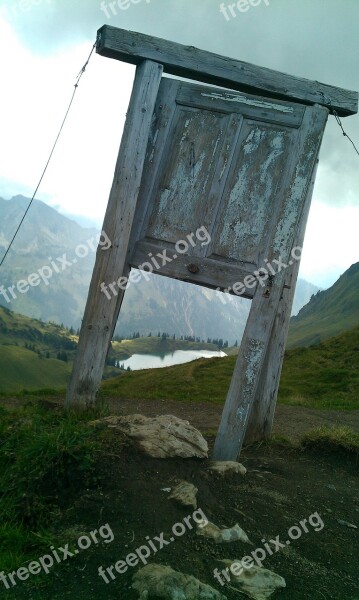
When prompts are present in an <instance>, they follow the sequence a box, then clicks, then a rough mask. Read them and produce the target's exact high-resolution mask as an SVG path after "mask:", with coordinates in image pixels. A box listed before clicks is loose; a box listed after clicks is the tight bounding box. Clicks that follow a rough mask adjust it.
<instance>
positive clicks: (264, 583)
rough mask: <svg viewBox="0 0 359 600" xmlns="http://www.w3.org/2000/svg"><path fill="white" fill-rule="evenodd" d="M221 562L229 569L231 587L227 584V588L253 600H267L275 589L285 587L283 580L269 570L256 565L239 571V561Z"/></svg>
mask: <svg viewBox="0 0 359 600" xmlns="http://www.w3.org/2000/svg"><path fill="white" fill-rule="evenodd" d="M221 562H222V563H224V564H225V565H226V567H228V568H229V574H230V577H231V583H233V587H232V585H231V586H230V585H229V584H227V585H228V587H230V588H231V589H234V590H236V591H238V592H241V593H242V594H245V595H246V596H248V597H249V598H253V600H267V598H269V597H270V596H271V595H272V594H274V592H275V591H276V590H277V589H279V588H284V587H286V583H285V579H283V577H281V576H280V575H277V573H273V571H269V569H264V568H263V567H257V566H256V565H253V566H252V567H250V568H242V569H241V567H240V562H241V561H239V560H238V561H231V560H228V559H225V560H221ZM231 565H232V568H231ZM235 567H236V568H235ZM232 569H233V570H232Z"/></svg>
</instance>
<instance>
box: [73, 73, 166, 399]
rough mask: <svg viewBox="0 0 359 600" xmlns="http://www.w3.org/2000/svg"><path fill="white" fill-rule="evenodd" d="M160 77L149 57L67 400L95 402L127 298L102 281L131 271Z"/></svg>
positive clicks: (135, 93)
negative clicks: (132, 244) (105, 288)
mask: <svg viewBox="0 0 359 600" xmlns="http://www.w3.org/2000/svg"><path fill="white" fill-rule="evenodd" d="M161 76H162V66H161V65H159V64H157V63H154V62H151V61H144V62H143V63H141V64H140V65H139V66H138V67H137V69H136V77H135V81H134V84H133V90H132V95H131V100H130V105H129V110H128V113H127V118H126V123H125V127H124V132H123V136H122V141H121V146H120V151H119V155H118V159H117V164H116V169H115V175H114V180H113V184H112V188H111V192H110V198H109V202H108V206H107V211H106V215H105V220H104V224H103V230H104V231H105V232H106V234H107V236H108V238H109V239H110V240H111V247H110V248H108V249H107V250H103V249H101V248H100V247H99V248H98V250H97V255H96V263H95V267H94V271H93V275H92V280H91V284H90V290H89V295H88V299H87V304H86V309H85V314H84V318H83V321H82V327H81V332H80V339H79V344H78V348H77V353H76V358H75V362H74V367H73V370H72V375H71V380H70V383H69V387H68V392H67V398H66V404H67V405H73V404H78V405H86V406H90V405H93V404H94V402H95V398H96V393H97V390H98V388H99V385H100V383H101V378H102V373H103V369H104V365H105V360H106V355H107V352H108V348H109V344H110V341H111V337H112V333H113V327H114V322H115V320H116V313H117V311H118V310H119V306H120V304H121V301H122V297H123V291H121V292H120V293H119V294H118V295H117V296H116V295H113V294H110V293H109V295H110V298H108V297H107V296H106V294H105V293H104V292H102V291H101V284H102V283H104V284H106V285H108V284H109V283H112V282H114V281H115V282H116V281H117V280H118V278H119V277H121V276H124V277H127V275H128V273H129V268H130V267H129V264H128V258H129V257H128V255H127V251H128V244H129V238H130V232H131V228H132V224H133V219H134V214H135V209H136V203H137V197H138V192H139V188H140V183H141V177H142V170H143V164H144V159H145V154H146V148H147V142H148V137H149V132H150V128H151V123H152V118H153V111H154V107H155V103H156V98H157V93H158V89H159V85H160V81H161Z"/></svg>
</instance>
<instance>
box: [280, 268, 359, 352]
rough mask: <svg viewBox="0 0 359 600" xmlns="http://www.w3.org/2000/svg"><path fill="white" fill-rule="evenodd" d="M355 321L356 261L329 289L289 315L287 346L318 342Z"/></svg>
mask: <svg viewBox="0 0 359 600" xmlns="http://www.w3.org/2000/svg"><path fill="white" fill-rule="evenodd" d="M358 323H359V263H356V264H354V265H352V266H351V267H350V269H348V270H347V271H346V272H345V273H344V274H343V275H342V276H341V277H340V278H339V279H338V281H336V283H335V284H334V285H333V286H332V287H331V288H329V289H328V290H325V291H323V292H318V293H317V294H316V295H315V296H314V297H312V299H311V300H310V302H309V303H308V304H307V305H306V306H304V307H303V308H302V310H300V311H299V314H298V315H297V316H296V317H292V319H291V324H290V329H289V338H288V346H287V347H288V348H292V347H295V346H310V345H311V344H318V343H319V342H321V341H323V340H325V339H328V338H330V337H333V336H335V335H338V334H339V333H341V332H343V331H346V330H348V329H351V328H352V327H354V326H355V325H357V324H358Z"/></svg>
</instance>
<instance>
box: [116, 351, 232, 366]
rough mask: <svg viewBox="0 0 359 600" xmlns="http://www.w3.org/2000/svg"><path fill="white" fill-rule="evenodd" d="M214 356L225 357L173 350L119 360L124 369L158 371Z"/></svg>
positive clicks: (207, 352) (222, 354)
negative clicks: (167, 352) (166, 352)
mask: <svg viewBox="0 0 359 600" xmlns="http://www.w3.org/2000/svg"><path fill="white" fill-rule="evenodd" d="M214 356H217V357H222V356H226V354H225V353H224V352H221V351H214V350H175V351H174V352H172V353H170V354H162V355H158V354H157V355H156V354H133V355H132V356H130V358H126V360H121V361H120V363H121V365H122V364H123V365H124V367H125V369H127V367H130V368H131V369H132V370H133V371H138V370H139V369H160V368H162V367H170V366H172V365H180V364H183V363H187V362H191V360H196V359H197V358H213V357H214Z"/></svg>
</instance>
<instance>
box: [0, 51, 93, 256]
mask: <svg viewBox="0 0 359 600" xmlns="http://www.w3.org/2000/svg"><path fill="white" fill-rule="evenodd" d="M95 47H96V42H95V43H94V45H93V46H92V50H91V52H90V54H89V57H88V59H87V61H86V62H85V64H84V66H83V67H82V69H81V71H80V72H79V74H78V75H77V78H76V83H75V85H74V91H73V92H72V96H71V100H70V103H69V105H68V107H67V110H66V113H65V116H64V118H63V121H62V123H61V126H60V129H59V132H58V134H57V136H56V139H55V142H54V145H53V146H52V149H51V152H50V155H49V158H48V159H47V162H46V165H45V168H44V170H43V172H42V174H41V177H40V179H39V183H38V184H37V186H36V189H35V191H34V193H33V196H32V198H31V200H30V202H29V204H28V206H27V208H26V210H25V213H24V215H23V217H22V219H21V221H20V223H19V225H18V227H17V229H16V231H15V233H14V235H13V237H12V239H11V241H10V243H9V245H8V247H7V249H6V251H5V254H4V256H3V257H2V259H1V262H0V267H1V266H2V264H3V262H4V260H5V258H6V257H7V255H8V253H9V251H10V248H11V246H12V245H13V243H14V240H15V238H16V236H17V234H18V233H19V230H20V227H21V225H22V224H23V222H24V220H25V218H26V215H27V213H28V212H29V210H30V207H31V205H32V203H33V201H34V200H35V197H36V194H37V192H38V189H39V187H40V185H41V182H42V180H43V178H44V176H45V173H46V171H47V168H48V166H49V163H50V161H51V158H52V155H53V153H54V151H55V148H56V146H57V142H58V141H59V137H60V135H61V132H62V130H63V128H64V125H65V122H66V120H67V117H68V114H69V112H70V109H71V107H72V104H73V101H74V98H75V94H76V92H77V88H78V86H79V83H80V79H81V77H82V75H83V74H84V72H85V71H86V67H87V65H88V64H89V62H90V58H91V56H92V53H93V51H94V49H95Z"/></svg>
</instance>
